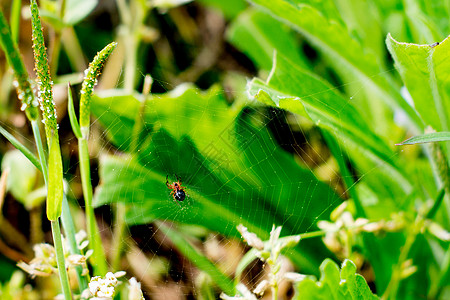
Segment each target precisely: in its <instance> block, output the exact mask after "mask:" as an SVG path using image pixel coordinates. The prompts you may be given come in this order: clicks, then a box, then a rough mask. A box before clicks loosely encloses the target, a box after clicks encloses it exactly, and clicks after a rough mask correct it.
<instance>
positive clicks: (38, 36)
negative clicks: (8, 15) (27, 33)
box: [30, 0, 58, 137]
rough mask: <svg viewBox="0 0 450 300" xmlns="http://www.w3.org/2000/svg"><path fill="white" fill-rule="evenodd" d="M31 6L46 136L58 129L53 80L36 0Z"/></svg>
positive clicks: (39, 95) (40, 100) (35, 59)
mask: <svg viewBox="0 0 450 300" xmlns="http://www.w3.org/2000/svg"><path fill="white" fill-rule="evenodd" d="M30 8H31V16H32V17H31V25H32V36H33V51H34V61H35V71H36V74H37V85H38V93H37V97H38V99H39V103H40V107H41V111H42V116H43V120H42V122H43V123H44V124H45V130H46V131H47V137H50V136H52V135H53V133H54V132H55V131H56V130H57V129H58V123H57V121H56V108H55V102H54V100H53V89H52V88H53V81H51V79H50V71H49V67H48V59H47V52H46V50H47V48H46V47H45V44H44V36H43V33H42V24H41V20H40V18H39V13H38V7H37V4H36V0H32V1H31V3H30Z"/></svg>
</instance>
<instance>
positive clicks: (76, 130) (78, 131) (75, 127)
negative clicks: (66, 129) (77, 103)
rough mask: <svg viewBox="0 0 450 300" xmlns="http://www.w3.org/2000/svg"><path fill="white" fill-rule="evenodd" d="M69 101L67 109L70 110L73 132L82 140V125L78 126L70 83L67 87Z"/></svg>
mask: <svg viewBox="0 0 450 300" xmlns="http://www.w3.org/2000/svg"><path fill="white" fill-rule="evenodd" d="M67 99H68V101H69V103H68V105H67V107H68V110H69V119H70V125H71V126H72V131H73V133H74V134H75V136H76V137H77V138H78V139H80V138H81V137H82V135H81V129H80V124H78V120H77V115H76V114H75V109H74V107H73V97H72V88H71V87H70V83H69V84H68V85H67Z"/></svg>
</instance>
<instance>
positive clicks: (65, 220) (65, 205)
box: [61, 194, 88, 292]
mask: <svg viewBox="0 0 450 300" xmlns="http://www.w3.org/2000/svg"><path fill="white" fill-rule="evenodd" d="M61 222H62V225H63V227H64V231H65V233H66V237H67V239H68V240H69V248H70V253H71V254H81V252H80V249H78V245H77V240H76V238H75V226H74V224H73V219H72V215H71V214H70V207H69V202H68V201H67V197H66V194H64V198H63V202H62V214H61ZM75 270H76V273H77V279H78V284H79V286H80V292H82V291H84V290H85V289H87V288H88V278H86V277H87V276H83V275H82V274H83V267H82V266H76V267H75Z"/></svg>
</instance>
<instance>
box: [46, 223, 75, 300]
mask: <svg viewBox="0 0 450 300" xmlns="http://www.w3.org/2000/svg"><path fill="white" fill-rule="evenodd" d="M50 222H51V224H52V234H53V243H54V244H55V251H56V262H57V264H58V271H59V279H60V280H61V287H62V290H63V294H64V299H65V300H71V299H72V294H71V292H70V285H69V278H68V277H67V270H66V265H65V260H64V250H63V245H62V239H61V230H60V228H59V220H58V219H56V220H55V221H50Z"/></svg>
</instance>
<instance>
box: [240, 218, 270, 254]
mask: <svg viewBox="0 0 450 300" xmlns="http://www.w3.org/2000/svg"><path fill="white" fill-rule="evenodd" d="M237 230H238V231H239V232H240V233H241V235H242V238H243V239H244V241H246V242H247V244H248V245H249V246H250V247H253V248H256V249H258V250H262V249H264V243H263V242H262V241H261V239H260V238H259V237H258V236H257V235H256V234H254V233H253V232H249V231H248V229H247V227H245V226H244V225H242V224H239V225H238V226H237Z"/></svg>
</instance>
